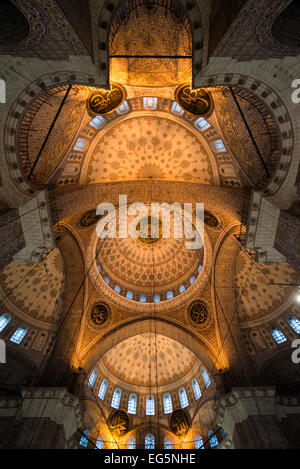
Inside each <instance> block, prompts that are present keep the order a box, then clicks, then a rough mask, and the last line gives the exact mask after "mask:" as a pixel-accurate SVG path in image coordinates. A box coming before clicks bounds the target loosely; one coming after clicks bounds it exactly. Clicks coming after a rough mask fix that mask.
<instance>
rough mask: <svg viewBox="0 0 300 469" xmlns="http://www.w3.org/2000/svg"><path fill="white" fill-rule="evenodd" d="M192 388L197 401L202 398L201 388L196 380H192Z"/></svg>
mask: <svg viewBox="0 0 300 469" xmlns="http://www.w3.org/2000/svg"><path fill="white" fill-rule="evenodd" d="M192 386H193V391H194V396H195V399H196V401H197V400H198V399H200V397H201V396H202V392H201V388H200V386H199V383H198V381H197V380H196V378H194V379H193V381H192Z"/></svg>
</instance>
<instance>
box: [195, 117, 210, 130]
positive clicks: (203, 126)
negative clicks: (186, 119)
mask: <svg viewBox="0 0 300 469" xmlns="http://www.w3.org/2000/svg"><path fill="white" fill-rule="evenodd" d="M194 126H195V127H196V129H197V130H200V131H201V132H204V130H207V129H209V128H210V127H211V125H210V123H209V122H207V120H206V119H204V117H199V118H198V119H197V120H195V122H194Z"/></svg>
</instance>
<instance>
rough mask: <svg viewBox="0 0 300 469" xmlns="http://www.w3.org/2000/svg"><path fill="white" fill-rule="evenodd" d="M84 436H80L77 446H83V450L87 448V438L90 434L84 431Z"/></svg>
mask: <svg viewBox="0 0 300 469" xmlns="http://www.w3.org/2000/svg"><path fill="white" fill-rule="evenodd" d="M83 433H84V435H82V436H81V438H80V441H79V444H80V446H83V447H84V448H87V445H88V444H89V441H88V438H89V437H90V432H89V430H84V432H83Z"/></svg>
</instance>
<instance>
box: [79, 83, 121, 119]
mask: <svg viewBox="0 0 300 469" xmlns="http://www.w3.org/2000/svg"><path fill="white" fill-rule="evenodd" d="M125 96H126V93H125V89H124V88H123V86H121V85H119V84H118V83H112V84H111V89H110V90H106V89H105V88H100V89H99V90H97V91H93V92H92V93H91V94H90V95H89V97H88V100H87V109H88V112H89V113H90V114H91V115H92V116H99V115H100V116H106V115H107V114H111V113H112V112H114V111H115V110H116V109H118V108H119V107H120V106H121V105H122V104H123V102H124V100H125Z"/></svg>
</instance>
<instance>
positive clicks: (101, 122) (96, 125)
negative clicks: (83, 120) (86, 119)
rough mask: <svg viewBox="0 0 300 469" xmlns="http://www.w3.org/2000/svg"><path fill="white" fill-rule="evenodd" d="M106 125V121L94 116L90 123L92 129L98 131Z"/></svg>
mask: <svg viewBox="0 0 300 469" xmlns="http://www.w3.org/2000/svg"><path fill="white" fill-rule="evenodd" d="M105 124H106V120H105V119H104V117H102V116H96V117H94V119H92V120H91V121H90V125H91V126H92V127H94V129H97V130H100V129H103V127H104V126H105Z"/></svg>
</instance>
